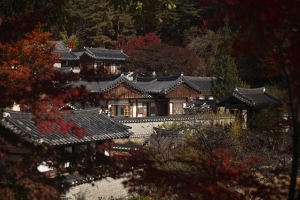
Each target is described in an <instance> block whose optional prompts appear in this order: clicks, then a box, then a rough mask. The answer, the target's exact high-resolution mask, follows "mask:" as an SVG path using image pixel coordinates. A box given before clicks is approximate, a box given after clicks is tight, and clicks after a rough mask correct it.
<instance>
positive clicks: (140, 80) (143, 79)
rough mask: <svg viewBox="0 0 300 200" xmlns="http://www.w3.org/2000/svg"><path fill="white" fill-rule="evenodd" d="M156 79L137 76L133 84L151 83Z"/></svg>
mask: <svg viewBox="0 0 300 200" xmlns="http://www.w3.org/2000/svg"><path fill="white" fill-rule="evenodd" d="M155 79H156V77H144V76H137V77H136V80H135V82H151V81H154V80H155Z"/></svg>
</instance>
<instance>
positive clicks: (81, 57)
mask: <svg viewBox="0 0 300 200" xmlns="http://www.w3.org/2000/svg"><path fill="white" fill-rule="evenodd" d="M56 44H57V45H56V46H57V48H56V50H55V51H54V52H53V53H54V54H59V55H60V59H59V60H58V61H57V62H56V63H55V64H54V67H55V68H57V69H61V70H63V68H67V69H69V70H72V71H73V72H74V73H79V72H80V71H81V70H83V71H89V70H94V69H95V70H100V71H103V72H105V74H117V73H118V72H119V69H120V67H121V64H123V63H124V61H125V59H126V58H127V57H128V56H127V55H126V54H125V53H123V51H122V50H112V49H101V48H88V47H85V48H84V49H77V50H72V49H70V48H67V47H66V46H65V45H63V44H61V43H58V42H56Z"/></svg>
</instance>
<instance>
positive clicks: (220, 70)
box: [212, 55, 241, 99]
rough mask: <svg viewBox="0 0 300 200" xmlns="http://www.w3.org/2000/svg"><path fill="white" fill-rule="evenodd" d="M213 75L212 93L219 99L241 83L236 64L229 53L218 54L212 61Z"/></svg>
mask: <svg viewBox="0 0 300 200" xmlns="http://www.w3.org/2000/svg"><path fill="white" fill-rule="evenodd" d="M214 77H215V79H213V80H212V94H213V96H214V97H215V98H216V99H220V98H222V97H225V96H226V95H228V94H230V93H231V92H232V91H233V90H234V88H235V87H237V86H239V85H240V84H241V80H240V78H239V77H238V71H237V66H236V64H235V62H234V59H233V58H231V57H230V56H229V55H220V56H219V57H217V58H216V61H215V63H214Z"/></svg>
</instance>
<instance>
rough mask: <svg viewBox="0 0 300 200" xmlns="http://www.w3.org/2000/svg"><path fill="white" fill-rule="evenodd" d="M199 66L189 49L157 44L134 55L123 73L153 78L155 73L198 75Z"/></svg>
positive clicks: (128, 60) (157, 74)
mask: <svg viewBox="0 0 300 200" xmlns="http://www.w3.org/2000/svg"><path fill="white" fill-rule="evenodd" d="M198 65H199V62H198V60H197V59H196V58H195V56H194V55H193V54H192V52H190V51H189V50H188V49H186V48H182V47H174V46H168V45H165V44H156V45H151V46H149V47H148V48H146V49H144V50H140V51H136V52H135V53H134V54H132V55H131V57H129V58H128V59H127V60H126V62H125V63H124V65H123V66H122V71H124V72H133V73H134V74H142V75H145V76H153V73H154V72H155V74H156V76H172V75H178V74H180V73H182V72H183V73H184V74H185V75H197V74H198V72H197V69H198Z"/></svg>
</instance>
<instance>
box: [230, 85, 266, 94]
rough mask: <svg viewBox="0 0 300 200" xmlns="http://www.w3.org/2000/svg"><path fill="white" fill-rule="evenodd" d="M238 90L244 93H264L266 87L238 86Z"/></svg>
mask: <svg viewBox="0 0 300 200" xmlns="http://www.w3.org/2000/svg"><path fill="white" fill-rule="evenodd" d="M235 90H236V91H239V92H240V93H243V94H253V93H254V94H257V93H264V92H265V91H266V88H265V87H259V88H241V87H236V88H235Z"/></svg>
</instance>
